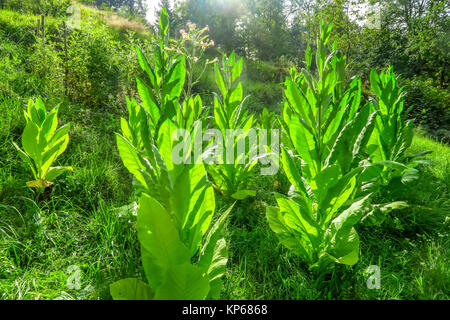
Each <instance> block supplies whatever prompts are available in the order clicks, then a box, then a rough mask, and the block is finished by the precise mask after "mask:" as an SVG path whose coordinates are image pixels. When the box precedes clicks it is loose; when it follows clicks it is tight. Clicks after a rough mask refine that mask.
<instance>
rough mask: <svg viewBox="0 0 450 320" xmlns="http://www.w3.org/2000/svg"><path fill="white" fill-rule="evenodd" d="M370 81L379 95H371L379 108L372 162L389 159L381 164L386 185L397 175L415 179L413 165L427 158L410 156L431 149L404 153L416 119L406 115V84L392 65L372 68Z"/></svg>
mask: <svg viewBox="0 0 450 320" xmlns="http://www.w3.org/2000/svg"><path fill="white" fill-rule="evenodd" d="M370 85H371V87H372V91H373V92H374V93H375V95H376V100H375V99H372V103H371V108H372V110H376V111H378V115H377V117H376V126H375V130H374V132H373V134H372V136H371V138H370V140H369V146H368V152H369V154H370V159H371V161H372V162H373V163H377V162H382V163H386V167H385V168H380V167H378V169H379V172H380V177H381V180H382V184H384V185H387V184H388V183H389V182H390V181H391V180H392V179H393V178H395V177H398V178H400V179H401V182H402V183H407V182H411V181H413V180H416V179H418V170H417V169H415V168H414V167H416V166H417V165H418V164H419V163H425V162H424V161H423V160H422V161H421V160H415V161H411V160H412V159H413V158H415V157H419V156H422V155H425V154H427V153H428V152H423V153H420V154H417V155H414V156H411V157H406V156H405V151H406V150H407V149H408V148H409V147H410V145H411V143H412V139H413V135H414V131H413V129H414V120H407V121H405V119H404V117H405V114H403V104H404V102H403V92H402V91H403V88H400V87H399V86H398V84H397V78H396V76H395V74H394V72H393V68H392V66H391V67H389V68H388V69H387V70H385V71H383V72H381V73H380V75H378V74H377V73H376V72H375V71H374V70H371V72H370Z"/></svg>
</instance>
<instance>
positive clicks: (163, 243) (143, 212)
mask: <svg viewBox="0 0 450 320" xmlns="http://www.w3.org/2000/svg"><path fill="white" fill-rule="evenodd" d="M137 228H138V238H139V242H140V243H141V255H142V264H143V265H144V270H145V274H146V276H147V279H148V282H149V284H150V286H151V287H152V288H157V287H158V286H159V285H160V284H161V282H162V281H163V277H164V275H165V273H166V270H167V269H168V268H169V267H171V266H174V265H179V264H183V263H185V262H186V261H190V258H191V256H190V254H189V250H188V249H187V248H186V246H185V245H184V244H183V243H182V242H181V240H180V237H179V234H178V230H177V229H176V228H175V224H174V221H173V220H172V218H171V216H170V214H169V213H168V212H167V210H166V209H164V208H163V206H162V205H161V204H160V203H159V202H158V201H156V200H155V199H154V198H152V197H150V196H149V195H147V194H142V196H141V197H140V199H139V209H138V217H137Z"/></svg>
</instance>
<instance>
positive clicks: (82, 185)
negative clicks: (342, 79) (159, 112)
mask: <svg viewBox="0 0 450 320" xmlns="http://www.w3.org/2000/svg"><path fill="white" fill-rule="evenodd" d="M82 2H83V4H82V3H77V5H78V6H79V8H80V9H81V12H80V14H81V16H80V17H81V28H80V29H78V30H70V29H69V28H67V26H64V25H63V22H67V14H66V11H67V8H68V7H69V6H70V5H72V4H73V3H74V2H72V1H69V0H40V1H35V0H33V1H29V0H0V8H1V9H0V114H1V117H0V150H1V152H0V299H55V298H61V299H109V298H111V297H110V294H109V284H110V283H112V282H114V281H116V280H119V279H122V278H125V277H142V274H143V270H141V268H140V267H139V266H140V263H139V260H140V253H139V244H138V240H137V236H136V230H135V227H136V218H135V216H134V209H133V205H130V203H131V204H132V203H133V202H134V201H135V200H136V197H135V194H134V191H133V189H132V188H131V175H130V174H129V173H128V171H127V170H126V169H125V168H124V167H123V165H122V162H121V160H120V158H119V155H118V151H117V147H116V145H115V140H114V132H118V131H119V130H120V129H119V119H120V117H121V116H123V115H124V114H125V113H126V104H125V95H128V96H129V97H136V98H137V92H136V83H135V78H136V76H137V75H139V74H140V72H141V71H140V70H139V68H138V63H137V56H136V52H135V50H134V46H135V45H139V46H140V47H141V48H142V49H143V51H144V52H149V50H150V48H151V44H152V42H153V41H154V33H155V31H157V26H156V25H155V26H153V25H151V24H149V23H148V22H146V21H145V19H144V18H143V16H144V15H145V3H143V2H142V1H139V0H134V1H133V0H122V1H120V0H117V1H113V0H109V1H82ZM160 2H161V4H160V7H161V5H166V6H167V7H168V8H169V10H168V12H169V15H170V20H171V30H170V32H171V35H172V37H173V38H175V39H181V38H182V34H180V30H181V29H187V27H186V25H187V23H188V22H191V23H195V24H197V26H198V28H203V27H204V26H206V25H207V26H208V28H209V36H210V38H211V39H213V40H214V46H211V47H209V48H208V49H207V50H206V51H205V54H204V56H203V57H202V58H201V61H200V62H202V61H203V62H204V61H206V59H209V60H212V59H214V58H215V57H220V55H221V54H222V53H230V52H231V51H232V50H235V51H236V52H237V53H238V54H239V55H240V56H242V57H244V60H245V62H244V71H243V75H242V76H241V80H242V82H243V87H244V91H245V93H246V94H249V95H250V101H249V108H250V110H251V111H253V112H257V113H259V112H261V111H262V109H263V108H264V107H267V108H268V109H269V110H271V111H275V112H276V113H279V112H280V110H281V107H280V106H281V103H282V86H281V85H280V83H281V82H282V81H283V80H284V78H285V77H286V76H287V75H288V74H289V68H290V67H291V66H294V65H295V66H296V67H297V69H301V68H302V67H304V66H305V62H304V61H303V57H304V56H305V50H306V48H307V45H308V44H309V45H311V46H312V47H314V45H315V39H316V37H317V33H318V30H319V26H320V20H321V19H323V20H324V21H325V22H326V23H333V24H334V26H335V27H334V28H333V34H332V36H331V37H332V39H333V40H336V41H337V43H338V45H339V46H340V47H341V48H344V49H345V51H346V54H347V56H348V57H349V61H351V65H350V69H349V72H350V73H351V75H359V76H361V77H362V79H363V94H364V95H366V96H367V95H369V93H368V92H369V79H368V78H369V73H370V69H371V68H373V69H376V70H377V71H380V70H381V69H383V68H385V67H387V66H388V65H390V64H391V65H393V66H394V71H395V72H396V73H397V74H399V75H400V81H401V84H402V85H404V86H405V91H406V95H405V105H406V106H405V109H411V112H410V117H413V118H415V119H416V124H419V125H420V126H418V127H417V128H416V134H415V137H414V140H413V146H412V148H411V149H410V150H409V151H408V152H409V153H410V154H414V153H417V152H421V151H423V150H431V151H433V153H431V154H429V155H427V156H426V158H427V159H430V160H432V161H433V162H434V165H433V166H423V167H422V168H421V179H420V180H419V182H418V183H417V184H414V185H411V186H403V187H401V188H397V189H394V190H389V191H387V192H386V194H383V195H382V196H383V199H384V200H386V201H394V200H397V199H399V200H406V201H408V203H410V204H411V206H410V207H409V208H407V209H405V210H402V211H394V212H392V213H391V214H390V216H389V217H388V219H387V221H386V222H385V224H384V225H383V228H367V227H362V226H358V234H359V235H360V237H361V243H362V247H361V257H360V261H359V262H358V263H357V264H356V265H355V266H352V267H344V266H338V269H337V272H336V274H335V277H334V278H331V279H327V282H326V285H324V286H323V288H319V289H318V288H317V287H316V286H315V285H314V277H313V275H312V274H310V272H309V271H308V269H307V267H306V265H304V264H303V263H302V262H301V261H300V260H299V259H298V257H297V256H295V255H294V254H293V253H291V252H289V251H288V250H287V249H285V248H284V247H282V246H281V245H280V244H279V242H278V240H277V239H276V236H275V234H274V233H273V232H272V231H271V230H270V229H269V227H268V225H267V222H266V219H265V207H266V205H274V204H275V199H274V198H273V195H272V192H273V191H277V192H287V190H286V188H288V187H289V185H288V182H287V181H286V179H285V178H284V177H283V175H282V174H281V172H280V173H279V174H278V175H276V176H273V177H254V178H253V180H252V181H250V184H251V185H253V186H255V187H256V190H257V195H256V197H255V198H251V199H247V200H244V201H241V202H240V203H238V204H237V205H236V206H235V209H234V210H233V212H232V214H231V222H230V224H229V225H228V227H227V230H226V238H227V240H228V242H229V243H230V249H229V262H228V271H227V275H226V279H225V282H224V283H225V285H224V289H223V292H222V295H221V297H222V298H224V299H448V298H449V296H450V270H449V261H448V257H449V256H450V253H449V248H450V247H449V245H450V244H449V238H448V230H449V227H450V225H449V224H450V220H449V219H450V218H449V213H450V198H449V188H450V177H449V172H450V171H449V166H450V165H449V159H450V148H449V147H448V145H447V143H448V141H449V139H450V127H449V126H450V119H449V114H450V113H449V105H450V92H449V89H448V82H449V73H450V67H449V65H450V57H449V52H450V50H449V43H450V39H449V35H450V30H449V28H450V20H449V9H450V8H449V4H448V2H447V1H427V0H425V1H423V0H389V1H372V4H373V5H378V7H379V8H380V10H379V11H375V12H376V13H375V14H372V15H370V14H369V15H370V16H371V17H375V18H376V17H379V18H380V19H379V20H376V19H375V18H374V19H375V20H374V21H375V22H376V23H375V25H376V27H373V26H370V25H367V24H364V23H363V20H364V19H366V18H367V14H366V13H363V11H367V10H361V9H360V10H357V8H358V7H357V6H355V4H353V5H351V3H355V2H359V1H344V0H333V1H331V0H329V1H322V0H305V1H300V0H291V1H288V0H217V1H208V0H185V1H181V2H179V3H178V5H177V6H173V3H172V2H171V1H160ZM377 12H378V13H377ZM156 14H158V13H156ZM378 14H379V16H377V15H378ZM42 16H44V23H42ZM38 20H39V21H40V22H39V26H40V28H39V29H38V28H37V26H38V23H37V21H38ZM42 26H43V27H42ZM199 65H201V63H200V64H199ZM194 72H197V74H199V73H200V72H201V70H200V69H199V70H194ZM192 90H193V92H194V93H201V94H202V98H203V97H206V99H204V101H203V102H204V104H205V105H211V104H212V92H213V91H216V92H217V88H216V87H215V84H214V70H213V68H212V66H211V65H209V66H207V68H206V70H205V72H204V74H203V76H202V77H201V79H200V82H199V83H198V84H196V85H195V86H194V87H193V88H192ZM37 96H41V97H42V98H43V100H44V101H45V103H46V105H47V106H49V107H53V106H55V105H57V104H59V103H61V106H60V109H59V117H60V122H61V123H69V122H70V123H71V130H70V142H69V145H68V148H67V151H66V152H65V153H64V154H62V155H61V156H60V158H59V159H58V161H57V162H58V164H59V165H71V166H72V167H73V168H74V172H73V174H67V175H65V176H64V177H61V178H60V179H59V181H58V183H57V184H56V185H55V186H54V187H53V189H52V191H51V192H52V193H51V197H49V198H48V199H47V200H45V201H41V202H38V201H37V200H36V198H35V194H34V193H33V191H32V190H31V189H30V188H28V187H26V184H25V183H26V181H28V180H29V174H28V173H27V168H26V167H25V165H24V164H22V163H21V162H20V158H19V156H18V154H17V152H16V150H15V149H14V147H13V145H12V144H11V142H12V141H16V142H17V141H19V140H20V135H21V133H22V131H23V128H24V126H25V120H24V119H23V110H24V109H25V105H26V102H27V101H28V99H29V98H35V97H37ZM208 97H209V98H208ZM400 195H401V196H400ZM405 195H406V196H405ZM217 198H218V197H217ZM227 207H228V203H220V202H219V203H218V210H217V211H219V212H221V211H224V208H227ZM374 257H375V258H374ZM372 264H376V265H378V266H380V267H381V275H382V279H381V289H380V290H369V289H368V288H367V287H366V280H367V276H366V275H365V273H364V272H365V270H366V268H367V267H368V266H369V265H372ZM71 265H78V266H79V267H80V268H81V277H82V278H81V279H82V285H81V288H80V289H79V290H75V289H70V288H68V287H67V279H68V276H69V275H70V273H67V270H68V268H69V266H71ZM349 271H350V272H349Z"/></svg>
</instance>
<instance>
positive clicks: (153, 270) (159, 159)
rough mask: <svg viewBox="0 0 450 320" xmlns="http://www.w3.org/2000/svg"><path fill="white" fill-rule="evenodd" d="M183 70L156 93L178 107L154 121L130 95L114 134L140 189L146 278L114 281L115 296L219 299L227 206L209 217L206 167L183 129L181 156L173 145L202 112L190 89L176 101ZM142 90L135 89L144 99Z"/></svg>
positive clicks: (211, 199)
mask: <svg viewBox="0 0 450 320" xmlns="http://www.w3.org/2000/svg"><path fill="white" fill-rule="evenodd" d="M164 15H166V13H165V10H163V12H162V15H161V18H160V26H161V28H162V29H163V30H167V28H166V26H165V24H166V23H168V19H167V20H165V19H164ZM141 60H142V59H141ZM144 66H146V63H144ZM166 72H168V74H160V77H161V79H169V78H170V69H169V70H166ZM184 77H185V74H180V76H178V77H175V78H174V79H173V80H171V87H176V88H178V89H177V91H176V92H174V94H175V95H174V96H173V99H168V98H167V97H166V98H165V99H163V100H161V105H160V107H161V108H160V109H159V110H167V105H166V104H167V103H168V104H170V105H171V106H177V108H178V107H179V108H180V109H179V110H180V111H177V112H176V113H175V115H174V116H173V120H172V119H171V118H167V117H166V119H165V120H164V121H163V122H161V123H160V124H159V125H158V127H157V128H155V127H154V124H155V121H154V120H155V118H153V115H152V114H151V113H150V112H148V109H147V108H146V107H145V104H144V103H143V105H142V106H140V105H138V104H137V102H136V101H135V100H132V101H130V100H128V99H127V105H128V110H129V120H128V121H126V120H125V119H121V127H122V135H119V134H117V136H116V140H117V146H118V149H119V154H120V156H121V158H122V161H123V163H124V165H125V167H126V168H127V169H128V170H129V171H130V173H132V174H133V176H134V178H135V179H136V181H137V182H138V183H137V186H138V188H139V191H140V198H139V208H138V217H137V229H138V238H139V241H140V244H141V257H142V264H143V267H144V271H145V276H146V278H147V282H143V281H141V280H138V279H134V278H128V279H123V280H120V281H117V282H115V283H113V284H111V286H110V292H111V295H112V297H113V298H114V299H217V298H218V297H219V295H220V290H221V287H222V285H221V277H222V275H223V274H224V273H225V270H226V263H227V246H226V242H225V240H224V239H223V238H222V235H221V234H222V229H223V227H224V224H225V221H226V218H227V216H228V213H229V212H230V210H231V208H230V209H229V210H228V211H227V212H225V213H224V214H223V215H221V217H220V218H219V219H217V220H216V222H215V223H214V224H213V223H212V218H213V216H214V212H215V198H214V190H213V188H212V185H211V183H210V182H209V181H208V180H207V175H206V170H205V167H204V165H203V164H187V161H186V160H187V159H188V158H189V157H190V156H191V153H192V152H191V147H192V142H191V141H190V140H189V139H188V138H187V137H186V136H182V137H181V138H182V139H181V143H182V145H183V147H184V150H185V151H186V152H184V153H183V155H182V156H179V154H177V153H176V152H173V150H174V147H175V144H179V143H180V141H177V139H175V138H173V136H174V135H173V134H174V133H175V132H176V131H177V130H178V129H188V131H189V132H190V131H193V132H195V131H196V130H199V127H200V122H199V121H194V120H196V119H197V118H199V116H200V111H201V107H202V105H201V99H200V98H199V97H195V98H193V97H189V98H188V99H186V100H185V101H184V103H183V104H182V107H181V105H180V103H179V99H180V96H181V87H182V86H180V84H181V82H183V81H184ZM148 89H149V90H150V88H148ZM151 90H152V91H156V89H155V88H153V87H152V88H151ZM147 92H148V90H141V91H140V92H139V93H140V95H141V99H142V101H144V100H145V97H143V96H142V94H146V93H147ZM158 122H159V120H158ZM180 157H181V160H182V161H178V160H180V159H179V158H180ZM177 159H178V160H177Z"/></svg>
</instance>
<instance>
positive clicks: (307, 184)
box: [267, 24, 376, 275]
mask: <svg viewBox="0 0 450 320" xmlns="http://www.w3.org/2000/svg"><path fill="white" fill-rule="evenodd" d="M330 34H331V25H329V26H327V25H325V24H322V28H321V34H320V38H319V39H318V42H317V52H316V68H317V70H316V75H313V74H312V70H311V68H310V66H311V62H312V54H311V49H309V48H308V50H307V52H306V66H307V67H306V69H304V70H302V72H301V73H297V72H296V70H295V69H293V70H291V78H287V79H286V82H285V90H284V93H285V97H286V101H285V106H284V110H283V115H282V119H281V120H280V123H281V125H282V127H283V130H284V132H285V134H286V136H287V138H288V139H287V140H288V143H287V145H285V146H283V147H282V150H281V163H282V166H283V170H284V172H285V173H286V176H287V178H288V179H289V181H290V182H291V184H292V186H291V189H290V191H289V195H288V196H284V195H281V194H275V199H276V201H277V204H278V206H279V208H276V207H268V208H267V219H268V222H269V225H270V227H271V229H272V230H273V231H274V232H275V233H276V234H277V236H278V238H279V240H280V242H281V243H282V244H283V245H285V246H286V247H288V248H290V249H292V250H293V251H294V252H295V253H296V254H298V255H299V256H300V257H301V258H302V259H303V260H304V261H305V262H307V263H308V264H309V266H310V267H311V269H314V270H315V271H316V272H317V273H318V274H321V275H323V274H324V273H326V272H327V271H328V270H329V269H330V268H331V267H332V265H333V263H334V262H335V263H342V264H346V265H353V264H355V263H356V262H357V261H358V253H359V237H358V234H357V233H356V230H355V229H354V227H353V226H354V225H355V224H357V223H358V222H359V221H360V219H361V218H362V217H363V214H365V213H367V211H368V210H369V208H370V207H369V196H370V194H369V195H366V196H365V197H363V198H360V199H356V198H355V196H356V194H357V191H358V189H359V185H360V183H359V177H360V175H361V173H362V172H363V170H364V167H363V166H362V165H361V164H360V162H361V161H363V160H364V159H365V157H366V156H365V153H364V149H365V147H366V144H367V141H368V140H369V137H370V135H371V132H372V130H373V128H374V125H375V123H374V122H375V115H376V112H371V110H370V105H369V104H366V105H364V106H363V107H362V108H361V109H359V108H360V101H361V83H360V81H359V80H358V79H353V80H352V81H351V82H350V83H349V84H347V83H346V79H345V65H346V57H345V55H343V54H342V53H341V52H340V51H339V50H336V48H335V47H336V45H335V44H334V45H333V46H332V47H329V49H331V50H330V51H332V52H331V53H330V54H328V55H327V54H326V46H327V43H328V39H329V37H330Z"/></svg>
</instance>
